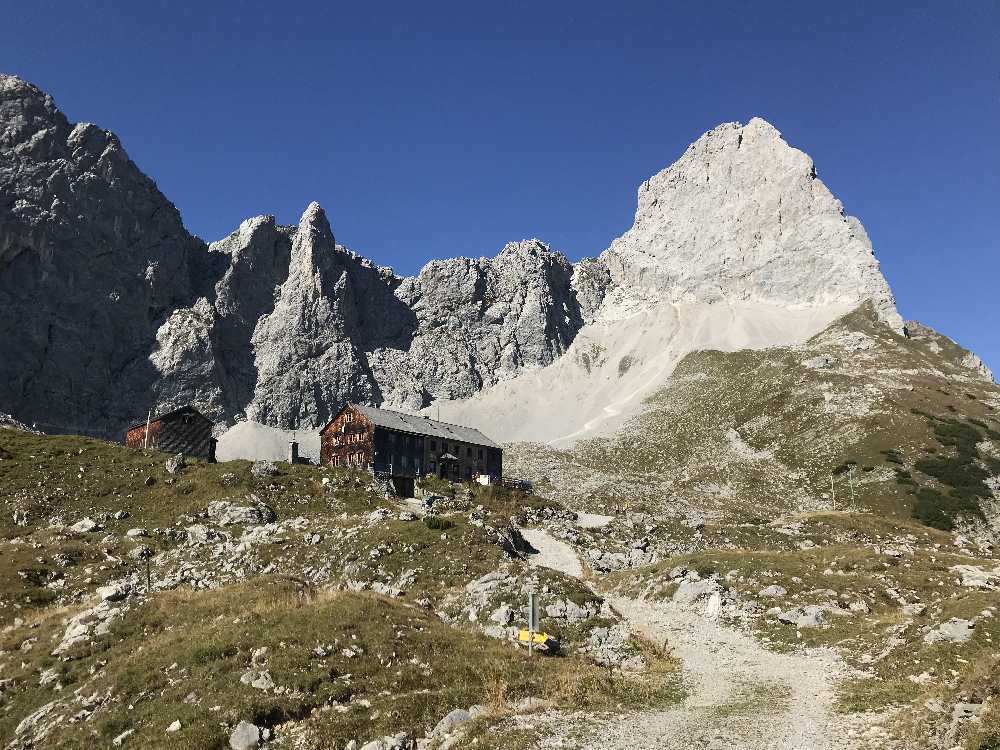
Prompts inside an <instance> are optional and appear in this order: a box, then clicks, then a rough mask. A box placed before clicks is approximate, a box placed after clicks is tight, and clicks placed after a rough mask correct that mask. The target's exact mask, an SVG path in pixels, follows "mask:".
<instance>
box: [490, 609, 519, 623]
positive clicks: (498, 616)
mask: <svg viewBox="0 0 1000 750" xmlns="http://www.w3.org/2000/svg"><path fill="white" fill-rule="evenodd" d="M490 619H491V620H492V621H493V622H495V623H497V624H498V625H500V626H501V627H506V626H507V625H510V623H511V622H512V621H513V620H514V611H513V610H512V609H511V608H510V607H508V606H507V605H506V604H502V605H500V606H499V607H497V608H496V610H494V612H493V614H491V615H490Z"/></svg>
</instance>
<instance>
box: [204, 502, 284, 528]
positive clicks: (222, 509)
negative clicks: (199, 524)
mask: <svg viewBox="0 0 1000 750" xmlns="http://www.w3.org/2000/svg"><path fill="white" fill-rule="evenodd" d="M247 499H248V500H251V501H252V502H253V504H252V505H237V504H236V503H231V502H228V501H226V500H216V501H215V502H212V503H209V504H208V517H209V518H210V519H211V520H212V521H214V522H215V523H217V524H219V526H230V525H233V524H240V525H247V526H252V525H258V524H264V523H271V522H273V521H274V520H275V519H276V518H277V516H276V515H275V513H274V511H273V510H271V508H269V507H268V506H267V505H265V504H264V503H262V502H260V500H258V499H257V498H256V497H255V496H254V495H250V496H249V497H248V498H247Z"/></svg>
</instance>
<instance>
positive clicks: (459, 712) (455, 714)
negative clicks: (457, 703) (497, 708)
mask: <svg viewBox="0 0 1000 750" xmlns="http://www.w3.org/2000/svg"><path fill="white" fill-rule="evenodd" d="M470 719H472V714H470V713H469V712H468V711H466V710H465V709H462V708H456V709H455V710H454V711H451V712H449V713H448V715H447V716H445V717H444V718H443V719H441V721H439V722H438V723H437V725H436V726H435V727H434V729H433V730H432V731H431V737H441V736H442V735H445V734H450V733H451V732H454V731H455V730H456V729H457V728H458V727H460V726H462V724H465V723H466V722H467V721H469V720H470Z"/></svg>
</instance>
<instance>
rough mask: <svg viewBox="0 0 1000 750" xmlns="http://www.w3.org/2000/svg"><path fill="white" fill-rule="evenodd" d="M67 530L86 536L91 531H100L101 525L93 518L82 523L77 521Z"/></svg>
mask: <svg viewBox="0 0 1000 750" xmlns="http://www.w3.org/2000/svg"><path fill="white" fill-rule="evenodd" d="M69 530H70V531H75V532H76V533H78V534H88V533H90V532H92V531H100V530H101V525H100V524H99V523H97V521H95V520H94V519H93V518H84V519H83V520H82V521H77V522H76V523H74V524H73V525H72V526H70V527H69Z"/></svg>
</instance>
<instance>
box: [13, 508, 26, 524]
mask: <svg viewBox="0 0 1000 750" xmlns="http://www.w3.org/2000/svg"><path fill="white" fill-rule="evenodd" d="M14 525H15V526H27V525H28V511H26V510H15V511H14Z"/></svg>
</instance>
